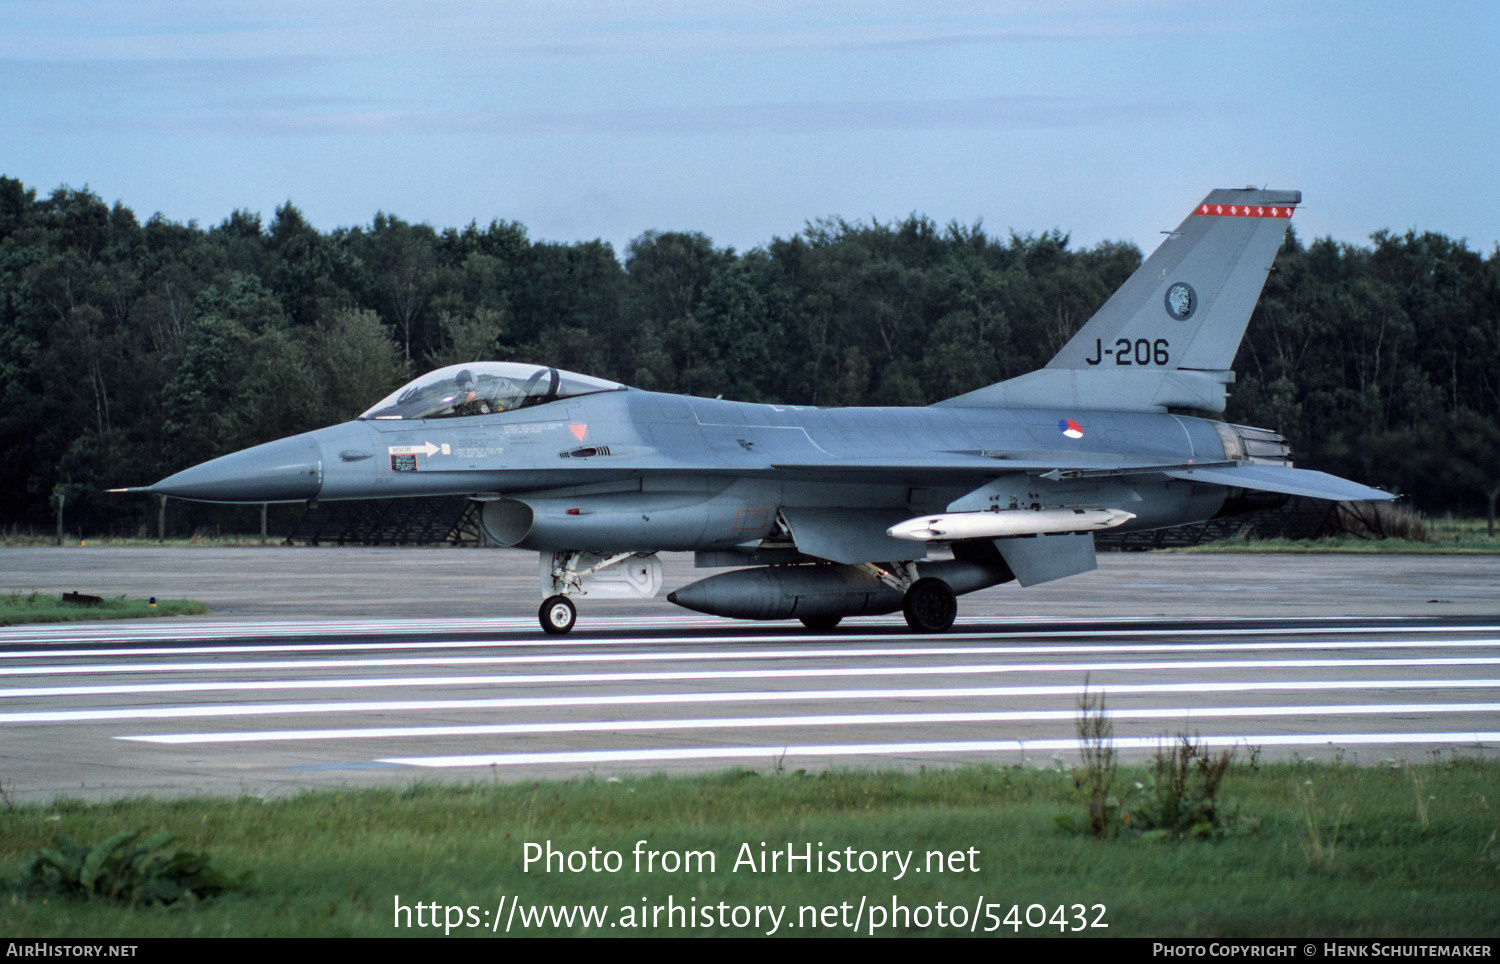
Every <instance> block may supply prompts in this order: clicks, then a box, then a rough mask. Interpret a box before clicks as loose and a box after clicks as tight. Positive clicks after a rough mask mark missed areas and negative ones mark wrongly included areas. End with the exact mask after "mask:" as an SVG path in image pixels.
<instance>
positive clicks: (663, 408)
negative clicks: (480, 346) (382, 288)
mask: <svg viewBox="0 0 1500 964" xmlns="http://www.w3.org/2000/svg"><path fill="white" fill-rule="evenodd" d="M1300 201H1301V193H1300V192H1297V191H1270V190H1255V189H1249V188H1247V189H1233V190H1216V191H1213V192H1212V193H1210V194H1209V195H1208V197H1206V198H1204V200H1203V202H1202V203H1201V204H1199V205H1198V206H1197V207H1195V208H1194V209H1193V211H1192V213H1191V214H1189V215H1188V216H1187V219H1186V220H1184V221H1183V222H1182V224H1181V225H1180V226H1179V227H1178V228H1177V230H1176V231H1173V232H1172V233H1171V234H1170V235H1168V237H1167V238H1166V240H1165V241H1163V242H1162V244H1161V246H1160V247H1159V248H1158V249H1157V250H1156V251H1155V252H1154V253H1153V254H1152V255H1151V256H1150V257H1149V258H1148V259H1147V260H1146V261H1145V263H1144V264H1142V265H1141V267H1140V269H1139V270H1137V271H1136V272H1135V273H1134V274H1133V275H1132V276H1131V277H1130V278H1129V279H1127V280H1126V282H1125V284H1124V285H1122V286H1121V287H1120V289H1119V290H1118V291H1116V292H1115V293H1114V295H1113V296H1112V297H1111V298H1110V299H1109V300H1108V301H1107V302H1106V303H1105V304H1104V306H1103V307H1101V308H1100V309H1099V311H1098V312H1097V313H1096V314H1095V315H1094V316H1093V317H1092V318H1090V319H1089V321H1088V322H1087V323H1086V324H1085V325H1084V326H1083V328H1082V329H1080V330H1079V332H1078V333H1077V334H1076V335H1075V336H1074V337H1073V338H1072V340H1071V341H1069V342H1068V343H1067V344H1066V345H1064V346H1063V348H1062V350H1061V351H1060V352H1058V354H1057V356H1056V357H1055V358H1053V359H1052V360H1051V361H1050V362H1048V364H1047V366H1046V367H1045V368H1043V369H1041V370H1039V371H1034V372H1031V373H1029V374H1026V375H1022V376H1020V377H1018V378H1012V379H1009V380H1007V381H1003V382H999V383H996V384H994V385H990V386H988V387H985V388H980V389H978V390H977V391H972V392H969V393H967V394H965V395H960V396H958V397H956V398H950V399H947V400H946V401H942V402H938V403H937V404H935V405H929V406H926V407H922V408H813V407H806V406H800V405H763V404H750V403H745V402H734V401H724V400H720V399H707V398H690V397H683V396H677V395H666V394H660V393H657V392H648V391H642V390H639V389H635V388H629V387H627V386H625V385H621V384H617V383H615V382H611V381H605V380H603V379H600V378H592V377H589V376H587V375H579V374H574V373H572V372H566V371H559V370H558V369H556V368H551V367H548V366H546V365H536V364H521V363H517V362H475V363H472V364H466V365H453V366H449V367H447V368H443V369H439V370H438V371H434V372H431V373H429V374H427V375H424V376H422V377H421V378H418V379H416V380H415V381H413V382H411V383H410V384H408V385H405V386H403V387H402V388H400V389H398V390H397V391H395V392H393V393H391V394H390V395H389V396H387V397H386V398H383V399H381V400H380V401H379V402H377V403H375V405H374V406H373V407H371V408H370V409H369V410H368V411H366V412H365V413H364V414H363V415H361V416H359V417H358V418H356V419H355V420H353V421H351V422H346V423H344V424H342V425H335V426H332V427H330V428H324V429H319V430H317V431H314V432H308V433H306V434H303V435H298V436H295V437H292V438H286V439H281V440H280V441H275V442H269V443H267V444H265V445H258V446H256V447H254V448H250V449H246V450H244V451H242V452H237V453H235V454H232V455H226V456H224V457H222V458H218V459H214V460H213V461H211V462H206V463H204V464H202V465H198V466H195V467H193V468H190V469H187V470H185V471H182V472H178V473H177V474H176V475H173V476H170V477H169V478H166V479H164V480H162V481H161V482H158V483H156V484H155V485H153V486H149V487H146V488H144V489H137V490H132V491H147V492H152V493H156V494H160V495H167V496H172V497H174V498H181V499H196V500H202V501H207V502H249V503H254V502H303V501H306V502H314V501H319V500H335V499H370V498H390V497H396V496H437V495H466V496H469V497H470V498H472V499H474V500H475V501H477V502H478V503H480V511H479V513H478V516H479V520H480V526H481V529H482V532H483V535H484V536H485V541H486V542H487V543H488V544H490V545H493V546H499V547H508V548H516V549H528V550H534V551H536V552H538V553H539V554H540V565H539V577H540V585H541V596H542V597H543V602H542V604H541V608H540V611H539V619H540V621H541V625H542V628H543V629H544V630H546V631H547V632H548V633H566V632H568V631H569V630H571V629H572V628H573V625H574V622H575V620H576V617H577V611H576V608H575V604H574V601H575V600H587V599H589V598H601V597H604V598H610V597H622V596H641V597H650V596H654V595H656V594H657V592H658V591H659V590H660V588H661V583H662V569H661V565H660V562H659V561H658V559H657V553H659V552H663V551H674V552H693V553H695V561H696V564H697V566H699V567H702V568H725V567H731V568H732V571H729V572H724V573H720V574H717V575H713V576H710V577H709V578H706V579H701V580H699V581H697V582H693V583H691V584H689V585H687V586H683V587H681V588H678V589H676V590H675V591H673V592H671V593H670V594H668V596H667V599H668V600H669V601H671V602H673V603H675V604H677V605H679V606H683V607H686V608H688V609H692V610H696V611H698V612H703V613H710V614H714V615H719V616H728V617H734V618H740V619H797V620H800V621H801V622H802V623H803V624H804V625H805V626H807V627H809V628H811V629H816V630H826V629H830V628H832V627H833V626H835V625H836V624H838V622H839V621H840V620H841V619H843V618H844V617H846V616H859V615H877V614H885V613H892V612H896V611H898V610H899V611H901V612H903V613H904V614H905V617H906V621H907V623H908V625H909V626H910V627H911V628H912V629H913V630H915V631H917V632H922V633H938V632H943V631H946V630H947V629H948V628H949V627H950V626H952V624H953V621H954V617H955V615H956V613H957V608H958V607H957V601H956V597H958V596H960V595H963V594H965V593H970V592H974V591H976V590H980V589H985V588H987V587H990V586H995V585H998V584H1001V583H1005V582H1009V581H1011V580H1015V581H1016V582H1018V583H1019V584H1020V585H1022V586H1034V585H1037V584H1038V583H1044V582H1048V581H1050V580H1054V579H1060V578H1062V577H1064V576H1070V575H1074V574H1076V573H1082V572H1086V571H1089V570H1091V569H1094V568H1096V565H1097V563H1096V560H1095V554H1094V533H1095V532H1098V531H1102V530H1107V529H1116V530H1121V531H1130V530H1139V529H1152V528H1158V527H1163V526H1173V525H1179V524H1182V523H1188V522H1198V521H1202V520H1206V519H1210V518H1214V517H1217V516H1224V515H1231V514H1236V513H1240V512H1245V511H1249V510H1251V509H1257V508H1263V507H1266V506H1267V505H1274V504H1277V503H1279V502H1280V501H1284V500H1285V499H1286V497H1288V496H1292V495H1298V496H1309V497H1312V498H1318V499H1330V500H1347V501H1362V500H1370V501H1374V500H1386V499H1390V498H1393V496H1391V495H1390V494H1388V493H1386V492H1382V491H1380V490H1377V489H1372V488H1369V487H1366V486H1363V485H1359V484H1356V483H1354V482H1350V481H1347V480H1344V479H1340V478H1336V477H1334V476H1331V475H1326V474H1324V473H1321V472H1314V471H1308V470H1305V469H1299V468H1294V467H1293V465H1292V460H1291V453H1290V450H1289V448H1288V446H1287V444H1286V442H1285V440H1284V439H1283V438H1282V437H1281V436H1280V435H1278V434H1276V433H1275V432H1274V431H1270V430H1267V429H1262V428H1251V427H1247V426H1242V425H1232V424H1229V423H1227V422H1224V421H1222V420H1219V419H1215V418H1213V417H1212V416H1213V415H1214V414H1216V413H1221V412H1223V411H1224V404H1225V398H1226V395H1227V387H1228V386H1229V385H1230V384H1231V383H1232V382H1233V381H1234V373H1233V371H1231V369H1230V366H1231V363H1232V362H1233V360H1234V355H1235V352H1236V350H1237V348H1238V346H1239V343H1240V340H1241V339H1242V338H1243V337H1244V333H1245V327H1246V325H1247V324H1248V323H1249V320H1250V314H1251V311H1252V309H1253V308H1254V307H1255V303H1256V301H1257V300H1258V299H1259V297H1260V292H1261V288H1262V286H1263V285H1264V283H1265V279H1266V275H1267V272H1269V271H1270V269H1271V264H1272V261H1273V259H1274V258H1275V256H1276V251H1277V249H1278V248H1279V247H1280V245H1281V243H1282V240H1283V238H1284V236H1285V234H1286V229H1287V225H1288V224H1289V223H1290V221H1289V219H1290V218H1291V216H1292V213H1293V211H1294V210H1295V208H1296V206H1297V204H1298V203H1299V202H1300ZM1185 413H1192V414H1185Z"/></svg>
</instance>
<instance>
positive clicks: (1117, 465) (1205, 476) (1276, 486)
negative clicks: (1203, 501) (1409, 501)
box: [772, 452, 1396, 502]
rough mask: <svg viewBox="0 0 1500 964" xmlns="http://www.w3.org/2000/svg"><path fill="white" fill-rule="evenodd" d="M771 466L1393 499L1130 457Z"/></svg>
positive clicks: (1335, 483)
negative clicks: (1164, 481)
mask: <svg viewBox="0 0 1500 964" xmlns="http://www.w3.org/2000/svg"><path fill="white" fill-rule="evenodd" d="M772 468H773V469H775V470H776V471H779V472H789V473H805V474H807V475H823V476H826V475H829V474H835V475H836V474H839V473H849V474H851V475H854V474H857V475H859V476H860V477H863V478H868V477H869V476H872V475H880V476H894V477H900V478H906V479H912V480H917V479H939V478H960V477H973V476H975V475H985V476H998V475H1005V474H1007V473H1011V472H1025V473H1027V474H1031V475H1040V476H1042V477H1044V478H1053V479H1060V478H1091V477H1094V478H1103V477H1115V478H1120V477H1123V476H1131V475H1165V476H1167V477H1168V478H1173V479H1182V480H1184V481H1188V482H1205V483H1208V484H1210V485H1222V486H1226V487H1229V488H1239V489H1254V490H1256V491H1259V492H1280V493H1283V494H1285V495H1298V496H1304V497H1306V498H1310V499H1327V500H1329V501H1332V502H1388V501H1390V500H1392V499H1395V498H1396V496H1395V495H1392V494H1391V493H1389V492H1383V491H1381V490H1380V489H1373V488H1371V487H1369V486H1367V485H1361V484H1359V483H1358V482H1350V481H1349V480H1348V479H1341V478H1339V477H1338V476H1336V475H1329V474H1328V473H1326V472H1317V471H1314V470H1312V469H1298V468H1292V467H1291V466H1286V465H1270V464H1264V463H1240V464H1235V463H1229V462H1219V463H1210V464H1201V463H1200V464H1192V463H1186V464H1185V463H1181V462H1172V463H1161V462H1156V463H1152V462H1141V461H1133V460H1130V459H1104V460H1099V461H1082V462H1072V461H1070V462H1066V463H1065V462H1060V461H1059V460H1056V459H1054V460H1050V461H1041V460H1036V459H1007V458H994V457H990V456H988V455H985V454H983V453H977V452H976V453H967V452H935V453H932V454H931V455H913V456H912V457H911V458H910V460H909V461H905V462H891V461H889V460H884V459H876V458H869V459H859V458H854V459H849V458H844V459H830V460H827V461H816V462H796V463H778V464H776V465H773V466H772Z"/></svg>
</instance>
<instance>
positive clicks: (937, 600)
mask: <svg viewBox="0 0 1500 964" xmlns="http://www.w3.org/2000/svg"><path fill="white" fill-rule="evenodd" d="M901 611H902V612H903V613H904V614H905V615H906V625H908V626H910V627H911V628H912V630H913V631H914V632H918V633H946V632H947V631H948V630H949V628H951V627H952V626H953V620H954V619H956V618H957V617H958V597H957V596H956V595H954V594H953V589H952V587H950V586H949V585H948V584H947V583H946V582H943V580H941V579H932V578H927V579H918V580H917V581H916V582H914V583H912V586H911V588H910V589H908V590H906V599H905V600H903V602H902V604H901Z"/></svg>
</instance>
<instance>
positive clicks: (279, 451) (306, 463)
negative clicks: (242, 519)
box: [150, 435, 323, 502]
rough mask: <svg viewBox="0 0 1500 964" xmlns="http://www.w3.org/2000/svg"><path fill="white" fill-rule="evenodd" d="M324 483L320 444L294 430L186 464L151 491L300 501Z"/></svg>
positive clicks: (212, 497)
mask: <svg viewBox="0 0 1500 964" xmlns="http://www.w3.org/2000/svg"><path fill="white" fill-rule="evenodd" d="M322 487H323V449H322V447H321V446H319V445H318V443H317V442H316V441H315V440H314V439H313V438H312V437H311V436H310V435H297V436H294V437H292V438H284V439H280V440H278V441H275V442H267V443H266V444H264V445H257V446H255V447H254V448H248V449H245V450H244V451H243V452H235V453H234V454H232V455H225V456H221V457H220V458H216V459H214V460H213V461H211V462H204V463H203V464H202V465H195V466H193V467H192V468H190V469H184V470H183V471H181V472H178V473H177V474H176V475H172V476H168V477H167V478H165V479H162V480H161V481H160V482H158V483H156V484H155V485H153V486H151V488H150V491H151V492H154V493H156V494H157V495H170V496H172V497H173V498H176V499H196V500H198V501H200V502H303V501H306V500H308V499H313V498H316V497H317V495H318V491H319V490H320V489H322Z"/></svg>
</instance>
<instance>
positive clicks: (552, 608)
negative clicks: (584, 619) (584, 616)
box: [537, 596, 578, 636]
mask: <svg viewBox="0 0 1500 964" xmlns="http://www.w3.org/2000/svg"><path fill="white" fill-rule="evenodd" d="M537 618H538V619H540V620H541V621H542V630H543V631H544V632H546V633H548V634H549V635H552V636H561V635H562V634H563V633H566V632H568V631H569V630H570V629H572V628H573V624H574V623H575V622H577V621H578V609H577V608H576V607H575V606H574V605H573V601H572V600H571V599H569V598H568V597H567V596H548V597H547V599H546V601H545V602H543V603H542V608H541V609H540V610H538V611H537Z"/></svg>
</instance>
